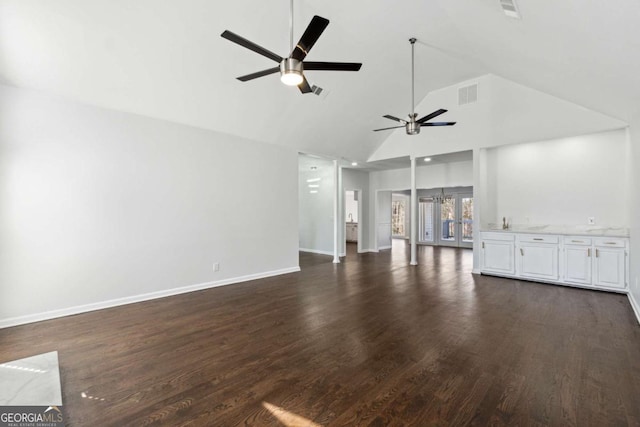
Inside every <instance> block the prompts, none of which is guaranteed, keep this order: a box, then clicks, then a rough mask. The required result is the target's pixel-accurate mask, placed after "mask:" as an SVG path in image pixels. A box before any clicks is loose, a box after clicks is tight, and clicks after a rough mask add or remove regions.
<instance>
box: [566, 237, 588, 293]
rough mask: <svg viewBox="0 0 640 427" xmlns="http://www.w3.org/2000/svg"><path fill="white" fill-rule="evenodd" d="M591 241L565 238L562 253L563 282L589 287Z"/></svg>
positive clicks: (579, 238)
mask: <svg viewBox="0 0 640 427" xmlns="http://www.w3.org/2000/svg"><path fill="white" fill-rule="evenodd" d="M592 254H593V249H592V247H591V239H587V238H581V237H565V238H564V251H563V255H564V257H563V266H564V268H563V278H562V279H563V281H564V282H567V283H576V284H578V285H591V270H592V261H591V260H592Z"/></svg>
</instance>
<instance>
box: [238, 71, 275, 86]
mask: <svg viewBox="0 0 640 427" xmlns="http://www.w3.org/2000/svg"><path fill="white" fill-rule="evenodd" d="M278 71H280V67H273V68H269V69H267V70H262V71H258V72H256V73H252V74H247V75H246V76H240V77H237V79H238V80H240V81H241V82H246V81H249V80H253V79H257V78H258V77H263V76H268V75H269V74H273V73H277V72H278Z"/></svg>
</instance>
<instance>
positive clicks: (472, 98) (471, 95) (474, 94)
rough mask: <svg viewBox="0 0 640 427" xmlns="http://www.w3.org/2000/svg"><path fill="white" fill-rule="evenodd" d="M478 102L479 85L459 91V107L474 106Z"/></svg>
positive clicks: (462, 88)
mask: <svg viewBox="0 0 640 427" xmlns="http://www.w3.org/2000/svg"><path fill="white" fill-rule="evenodd" d="M476 101H478V85H477V84H472V85H471V86H465V87H461V88H460V89H458V105H465V104H473V103H474V102H476Z"/></svg>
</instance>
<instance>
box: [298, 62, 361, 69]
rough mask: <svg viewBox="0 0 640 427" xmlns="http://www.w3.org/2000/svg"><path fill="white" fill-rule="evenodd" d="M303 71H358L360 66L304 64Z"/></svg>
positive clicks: (349, 64) (337, 63) (354, 63)
mask: <svg viewBox="0 0 640 427" xmlns="http://www.w3.org/2000/svg"><path fill="white" fill-rule="evenodd" d="M303 64H304V69H305V70H319V71H320V70H324V71H358V70H360V67H362V64H360V63H357V62H304V63H303Z"/></svg>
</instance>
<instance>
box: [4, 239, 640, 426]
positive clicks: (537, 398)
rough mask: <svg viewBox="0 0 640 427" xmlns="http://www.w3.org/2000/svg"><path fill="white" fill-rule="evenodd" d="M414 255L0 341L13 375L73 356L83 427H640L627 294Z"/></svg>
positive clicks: (45, 325) (352, 260)
mask: <svg viewBox="0 0 640 427" xmlns="http://www.w3.org/2000/svg"><path fill="white" fill-rule="evenodd" d="M405 248H406V246H405V243H404V242H402V241H400V242H395V243H394V248H393V250H392V251H386V252H381V253H379V254H372V253H368V254H356V253H355V248H354V246H353V245H349V250H348V256H347V258H346V262H344V263H342V264H339V265H334V264H332V262H331V260H332V258H331V257H327V256H322V255H313V254H307V253H302V254H300V265H301V267H302V272H300V273H294V274H289V275H284V276H278V277H273V278H268V279H263V280H256V281H252V282H246V283H242V284H237V285H232V286H226V287H221V288H215V289H210V290H206V291H201V292H194V293H190V294H184V295H180V296H175V297H170V298H164V299H160V300H154V301H150V302H145V303H139V304H133V305H128V306H123V307H118V308H113V309H108V310H102V311H97V312H92V313H87V314H82V315H77V316H72V317H67V318H62V319H57V320H51V321H46V322H41V323H37V324H31V325H25V326H19V327H14V328H9V329H4V330H0V362H3V361H9V360H13V359H18V358H23V357H28V356H31V355H34V354H38V353H43V352H48V351H53V350H57V351H58V352H59V358H60V368H61V378H62V387H63V400H64V408H65V413H66V416H67V421H68V423H67V425H69V426H103V425H105V426H130V425H131V426H142V425H168V426H183V425H185V426H186V425H189V426H200V425H203V426H234V425H253V426H265V425H287V426H302V425H310V426H316V425H321V426H357V425H370V426H388V425H392V426H430V425H438V426H447V425H522V426H524V425H540V426H542V425H554V426H617V425H620V426H623V425H634V426H637V425H640V326H639V325H638V323H637V321H636V319H635V318H634V316H633V312H632V310H631V307H630V305H629V302H628V300H627V297H626V296H624V295H617V294H610V293H603V292H595V291H589V290H581V289H573V288H567V287H560V286H553V285H543V284H535V283H528V282H522V281H517V280H508V279H499V278H492V277H486V276H474V275H472V274H471V264H472V252H471V251H470V250H464V249H452V248H433V247H421V248H420V251H419V261H420V265H419V266H417V267H410V266H408V265H407V264H408V262H407V260H408V253H407V251H406V249H405ZM88 285H90V284H88ZM83 396H85V397H83ZM90 397H91V398H90Z"/></svg>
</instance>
